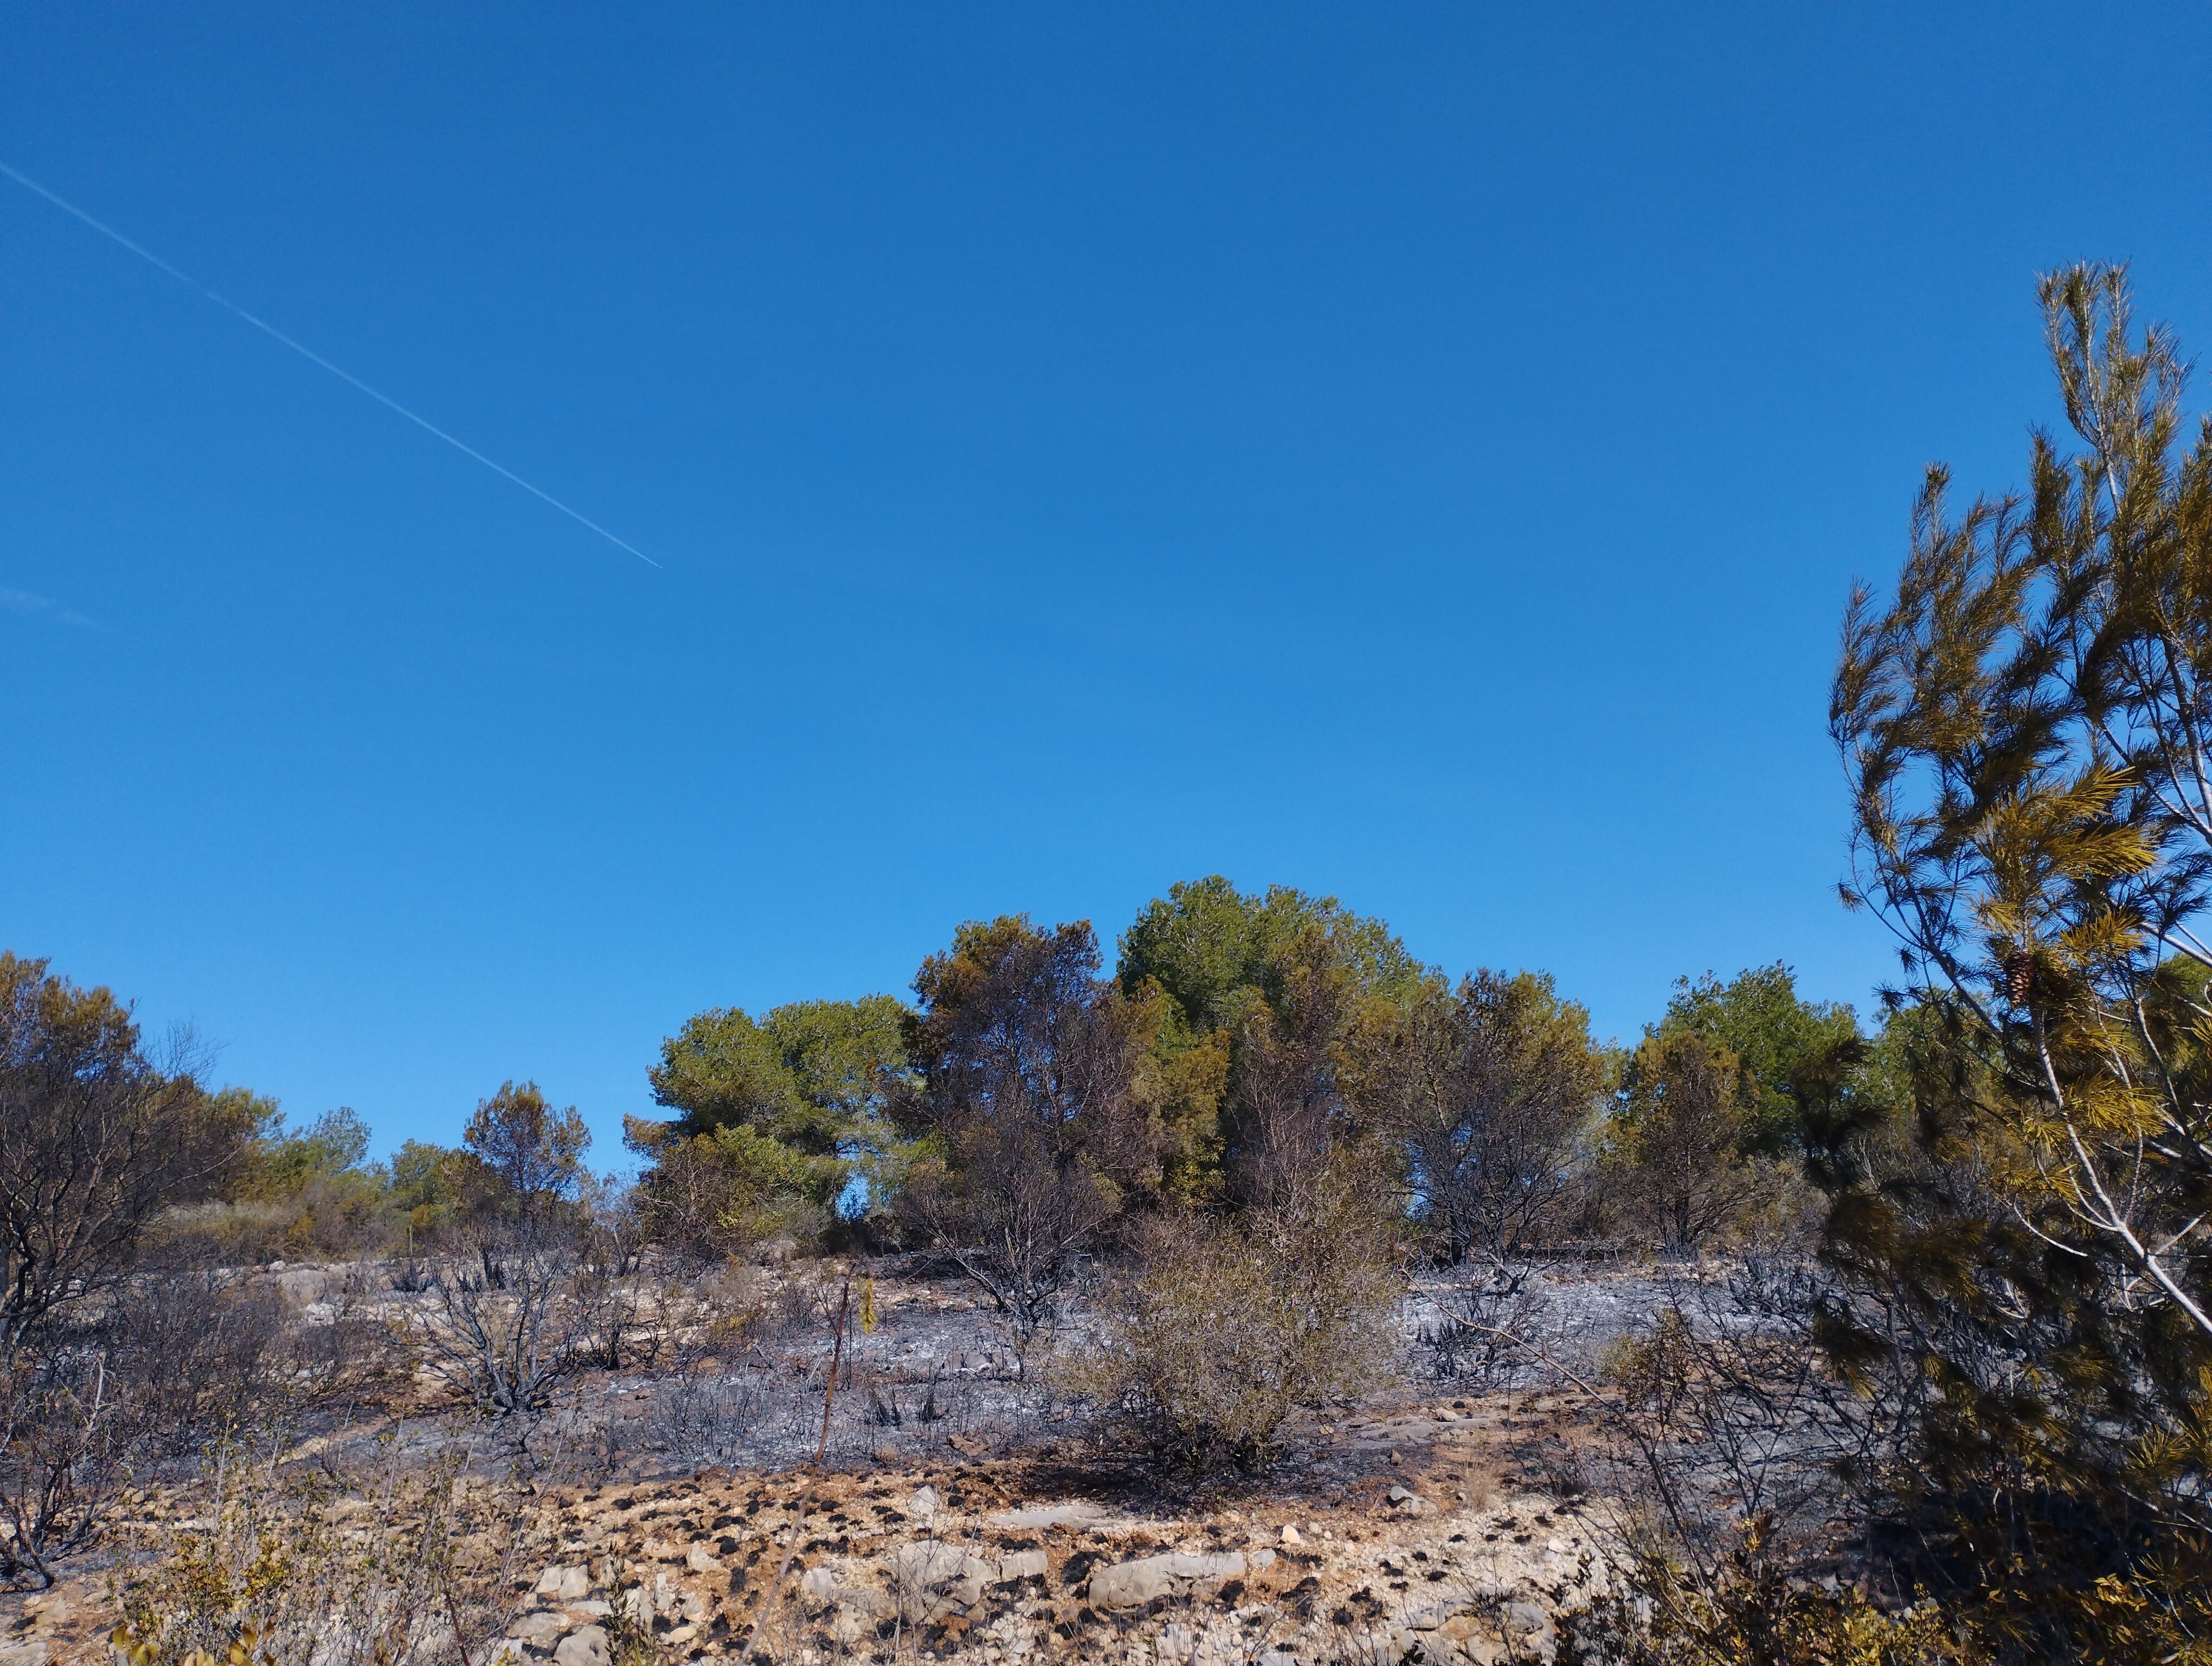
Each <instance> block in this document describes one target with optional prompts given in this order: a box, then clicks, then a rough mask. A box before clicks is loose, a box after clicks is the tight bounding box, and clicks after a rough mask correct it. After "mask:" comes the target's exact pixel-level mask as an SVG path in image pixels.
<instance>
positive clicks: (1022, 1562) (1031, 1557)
mask: <svg viewBox="0 0 2212 1666" xmlns="http://www.w3.org/2000/svg"><path fill="white" fill-rule="evenodd" d="M1045 1567H1046V1562H1045V1555H1044V1552H1042V1550H1010V1551H1008V1552H1007V1553H1006V1554H1005V1555H1003V1556H1001V1557H1000V1558H999V1578H998V1580H997V1582H996V1583H998V1584H1002V1585H1010V1584H1013V1582H1014V1581H1015V1580H1017V1579H1042V1578H1044V1575H1045Z"/></svg>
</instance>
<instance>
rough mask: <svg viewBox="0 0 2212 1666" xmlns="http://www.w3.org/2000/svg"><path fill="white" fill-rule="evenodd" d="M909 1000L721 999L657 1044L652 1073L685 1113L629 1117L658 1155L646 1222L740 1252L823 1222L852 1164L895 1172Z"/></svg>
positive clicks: (679, 1239)
mask: <svg viewBox="0 0 2212 1666" xmlns="http://www.w3.org/2000/svg"><path fill="white" fill-rule="evenodd" d="M903 1010H904V1009H903V1008H902V1007H901V1006H900V1005H899V1003H898V1002H897V1001H896V1000H894V999H893V998H892V997H890V996H889V995H866V996H863V997H861V998H860V1000H806V1001H794V1002H793V1003H791V1004H789V1005H787V1006H778V1007H775V1008H774V1009H772V1010H771V1011H769V1012H767V1013H765V1014H763V1016H762V1017H761V1018H757V1019H756V1018H753V1017H752V1016H751V1015H750V1014H749V1013H747V1012H743V1011H741V1010H739V1009H738V1008H736V1007H716V1008H712V1009H710V1010H708V1011H707V1012H700V1013H698V1014H696V1015H695V1016H694V1017H692V1018H690V1019H688V1020H687V1021H686V1022H685V1023H684V1027H683V1028H682V1029H681V1030H680V1031H678V1032H677V1033H676V1034H675V1035H674V1036H671V1037H669V1038H668V1039H667V1040H666V1041H665V1042H664V1043H662V1044H661V1050H660V1062H659V1064H657V1065H655V1066H654V1067H653V1068H652V1070H651V1071H649V1072H648V1073H647V1076H648V1079H649V1080H650V1082H651V1084H652V1086H653V1098H654V1099H655V1101H656V1102H657V1103H659V1104H662V1105H665V1106H667V1107H668V1108H669V1109H670V1110H674V1111H676V1112H677V1113H678V1115H677V1116H675V1117H674V1118H672V1119H671V1120H670V1121H669V1122H645V1121H642V1120H637V1119H633V1120H632V1122H630V1123H629V1125H628V1130H627V1133H626V1134H625V1139H626V1140H627V1142H628V1143H629V1145H630V1146H631V1147H632V1148H633V1149H634V1150H636V1151H639V1152H642V1153H644V1154H646V1155H647V1156H649V1157H651V1158H653V1168H652V1170H650V1171H649V1172H648V1173H647V1175H646V1177H644V1179H643V1181H642V1182H641V1204H642V1207H643V1212H644V1213H645V1216H646V1218H647V1223H648V1225H649V1228H650V1230H652V1231H654V1232H655V1233H656V1234H657V1235H659V1237H662V1238H663V1239H664V1241H666V1242H668V1243H671V1244H681V1245H683V1246H685V1247H688V1248H690V1249H693V1250H694V1251H696V1252H700V1253H708V1254H714V1255H725V1254H732V1253H736V1252H738V1250H740V1249H744V1247H746V1246H747V1245H750V1244H751V1243H756V1242H757V1241H758V1240H759V1239H761V1238H763V1237H769V1236H773V1235H775V1234H778V1233H793V1234H795V1235H797V1236H799V1237H808V1236H811V1235H812V1234H814V1233H816V1232H818V1231H820V1230H821V1229H822V1228H823V1225H825V1224H826V1223H827V1221H828V1220H829V1218H830V1214H831V1212H832V1211H833V1210H834V1209H835V1208H836V1206H837V1204H838V1202H839V1200H840V1198H841V1196H842V1195H844V1194H845V1193H846V1191H847V1189H848V1186H850V1185H851V1183H852V1181H853V1179H854V1174H855V1173H856V1172H859V1173H860V1174H862V1175H864V1176H865V1177H866V1178H867V1180H868V1182H869V1183H870V1189H871V1190H872V1191H874V1190H879V1189H881V1186H882V1184H883V1183H884V1181H885V1180H886V1179H887V1178H890V1177H895V1175H896V1170H897V1168H898V1164H899V1161H900V1158H901V1157H902V1148H901V1141H900V1140H899V1138H898V1136H897V1134H896V1130H894V1129H893V1128H890V1126H889V1124H888V1123H887V1122H885V1121H884V1118H883V1117H882V1116H881V1115H880V1107H881V1104H882V1097H883V1091H884V1086H883V1085H884V1081H885V1079H886V1078H887V1077H888V1076H890V1074H892V1073H896V1072H897V1071H899V1070H900V1069H902V1067H903V1066H904V1063H905V1052H904V1045H903V1042H902V1034H901V1020H902V1014H903Z"/></svg>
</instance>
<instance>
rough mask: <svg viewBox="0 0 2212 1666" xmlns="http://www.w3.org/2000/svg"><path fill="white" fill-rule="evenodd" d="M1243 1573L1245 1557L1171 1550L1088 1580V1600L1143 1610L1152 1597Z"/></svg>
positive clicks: (1103, 1571) (1240, 1553) (1102, 1571)
mask: <svg viewBox="0 0 2212 1666" xmlns="http://www.w3.org/2000/svg"><path fill="white" fill-rule="evenodd" d="M1243 1572H1244V1553H1243V1551H1241V1550H1231V1551H1225V1552H1223V1553H1221V1554H1218V1555H1204V1554H1194V1553H1193V1552H1189V1551H1183V1550H1173V1551H1169V1552H1168V1553H1166V1554H1164V1555H1159V1556H1143V1557H1139V1559H1138V1560H1135V1561H1133V1562H1117V1563H1116V1564H1115V1566H1112V1567H1106V1568H1100V1569H1099V1570H1097V1572H1094V1573H1093V1574H1092V1575H1091V1586H1090V1591H1091V1601H1092V1602H1095V1603H1097V1605H1098V1606H1099V1607H1100V1608H1142V1607H1143V1606H1144V1605H1145V1604H1146V1603H1147V1602H1151V1601H1152V1598H1154V1597H1155V1596H1165V1595H1167V1594H1168V1593H1169V1592H1170V1591H1175V1592H1185V1591H1190V1590H1198V1589H1200V1588H1201V1587H1204V1586H1207V1585H1218V1584H1221V1583H1222V1582H1223V1581H1225V1580H1228V1579H1234V1578H1238V1577H1239V1576H1240V1575H1242V1574H1243Z"/></svg>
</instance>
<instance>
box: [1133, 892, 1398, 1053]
mask: <svg viewBox="0 0 2212 1666" xmlns="http://www.w3.org/2000/svg"><path fill="white" fill-rule="evenodd" d="M1310 932H1317V933H1320V935H1321V937H1322V940H1323V942H1324V943H1325V944H1326V945H1327V950H1328V953H1327V958H1328V961H1329V963H1330V964H1332V965H1333V966H1334V967H1335V968H1337V969H1339V970H1342V971H1343V972H1344V973H1345V974H1346V976H1347V978H1348V981H1349V983H1350V986H1351V991H1352V994H1354V995H1355V996H1369V995H1376V996H1382V997H1383V998H1385V999H1389V1000H1409V999H1411V998H1412V997H1413V995H1414V994H1416V993H1417V992H1419V989H1420V988H1422V987H1423V986H1424V984H1425V983H1426V982H1430V981H1431V977H1432V974H1431V972H1430V971H1429V970H1428V969H1427V968H1426V967H1425V966H1423V965H1422V964H1421V963H1420V962H1419V961H1418V960H1416V959H1414V958H1413V955H1412V954H1411V953H1410V952H1408V951H1407V948H1406V945H1405V944H1404V943H1402V942H1401V941H1400V940H1399V939H1398V937H1397V935H1396V934H1395V933H1393V932H1392V931H1391V929H1390V927H1389V926H1388V925H1386V924H1385V923H1384V922H1383V921H1380V920H1377V919H1374V918H1372V917H1370V916H1368V915H1357V914H1354V913H1352V911H1351V910H1350V909H1346V907H1344V905H1343V904H1342V903H1339V902H1338V901H1337V900H1336V898H1335V897H1311V896H1309V895H1307V894H1306V893H1305V892H1304V891H1299V890H1297V889H1296V888H1294V887H1292V886H1290V885H1270V886H1268V887H1267V890H1266V891H1261V892H1256V893H1249V894H1248V893H1246V892H1243V891H1238V890H1237V887H1236V886H1235V885H1233V884H1231V882H1230V881H1229V880H1228V879H1225V878H1223V877H1222V876H1221V875H1220V874H1218V873H1216V874H1212V875H1209V876H1208V877H1207V878H1206V879H1191V880H1187V881H1184V882H1182V883H1181V884H1178V885H1170V887H1169V888H1168V894H1167V895H1166V896H1165V897H1155V898H1153V899H1152V902H1150V903H1146V905H1145V909H1144V911H1143V912H1142V913H1141V914H1139V915H1138V916H1137V918H1136V921H1135V923H1134V924H1133V925H1132V926H1131V927H1129V929H1128V930H1127V931H1126V932H1124V933H1122V934H1121V965H1120V968H1119V970H1118V974H1117V976H1119V977H1120V980H1121V987H1122V988H1124V989H1125V990H1127V991H1128V992H1129V993H1130V994H1136V993H1137V991H1138V990H1139V988H1140V987H1141V986H1142V985H1143V983H1144V981H1145V980H1146V978H1152V979H1154V980H1156V981H1157V982H1158V984H1159V986H1160V988H1162V989H1163V990H1164V991H1165V992H1166V993H1167V994H1168V995H1169V997H1170V999H1171V1000H1173V1001H1174V1002H1175V1012H1174V1016H1175V1018H1176V1024H1175V1026H1174V1028H1175V1031H1176V1032H1178V1033H1179V1034H1180V1035H1181V1036H1182V1037H1189V1038H1194V1037H1200V1036H1204V1035H1206V1034H1208V1033H1209V1032H1211V1031H1216V1030H1227V1031H1231V1032H1232V1033H1234V1031H1236V1030H1237V1027H1238V1025H1240V1024H1241V1023H1242V1022H1243V1017H1244V1014H1245V1012H1246V1009H1247V1008H1249V1006H1250V1005H1251V1004H1252V1003H1253V1002H1254V1001H1255V1000H1266V1001H1268V1002H1269V1003H1270V1004H1277V1003H1279V1001H1280V1000H1281V999H1282V994H1283V984H1284V981H1285V976H1287V974H1286V970H1285V968H1286V965H1287V964H1288V963H1287V960H1286V954H1287V952H1288V951H1290V950H1291V948H1292V946H1293V945H1296V944H1297V941H1298V939H1300V938H1301V937H1303V936H1304V935H1305V934H1306V933H1310Z"/></svg>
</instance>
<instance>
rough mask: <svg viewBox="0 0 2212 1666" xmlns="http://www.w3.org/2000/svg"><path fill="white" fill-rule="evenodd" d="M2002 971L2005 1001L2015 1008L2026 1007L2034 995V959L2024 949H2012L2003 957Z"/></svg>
mask: <svg viewBox="0 0 2212 1666" xmlns="http://www.w3.org/2000/svg"><path fill="white" fill-rule="evenodd" d="M2004 970H2005V999H2006V1000H2009V1001H2011V1002H2012V1004H2013V1005H2014V1006H2027V1001H2028V997H2029V996H2030V995H2033V994H2034V993H2035V957H2034V956H2033V955H2032V954H2030V953H2029V952H2027V950H2026V949H2015V950H2014V951H2013V952H2011V953H2010V954H2008V955H2007V956H2006V957H2005V963H2004Z"/></svg>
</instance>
